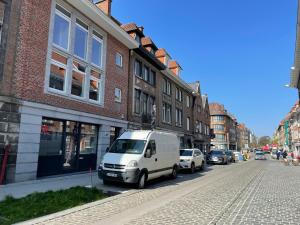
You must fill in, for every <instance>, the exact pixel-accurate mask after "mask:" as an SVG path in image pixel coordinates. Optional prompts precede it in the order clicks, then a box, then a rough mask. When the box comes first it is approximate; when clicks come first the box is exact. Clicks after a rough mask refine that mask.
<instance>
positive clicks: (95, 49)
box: [92, 31, 103, 68]
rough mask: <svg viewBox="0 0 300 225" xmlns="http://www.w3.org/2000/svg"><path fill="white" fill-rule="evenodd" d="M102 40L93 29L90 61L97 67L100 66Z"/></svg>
mask: <svg viewBox="0 0 300 225" xmlns="http://www.w3.org/2000/svg"><path fill="white" fill-rule="evenodd" d="M102 49H103V40H102V37H101V35H100V34H98V33H97V32H95V31H93V37H92V63H93V64H94V65H95V66H97V67H100V68H101V67H102Z"/></svg>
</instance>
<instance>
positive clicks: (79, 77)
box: [71, 62, 86, 97]
mask: <svg viewBox="0 0 300 225" xmlns="http://www.w3.org/2000/svg"><path fill="white" fill-rule="evenodd" d="M85 76H86V67H85V66H83V65H82V64H80V63H78V62H73V72H72V87H71V94H72V95H75V96H79V97H84V81H85Z"/></svg>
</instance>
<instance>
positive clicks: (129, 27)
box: [121, 23, 144, 37]
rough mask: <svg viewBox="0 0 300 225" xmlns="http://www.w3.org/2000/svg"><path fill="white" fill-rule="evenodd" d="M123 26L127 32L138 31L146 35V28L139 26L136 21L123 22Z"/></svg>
mask: <svg viewBox="0 0 300 225" xmlns="http://www.w3.org/2000/svg"><path fill="white" fill-rule="evenodd" d="M121 28H123V30H125V31H126V32H127V33H130V32H137V33H139V34H140V35H141V36H142V37H144V32H143V30H144V28H143V27H138V26H137V25H136V23H127V24H122V25H121Z"/></svg>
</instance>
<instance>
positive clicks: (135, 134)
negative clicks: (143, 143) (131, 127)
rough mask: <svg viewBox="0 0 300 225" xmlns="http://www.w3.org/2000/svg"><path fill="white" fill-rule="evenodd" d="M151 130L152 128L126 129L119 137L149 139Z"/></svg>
mask: <svg viewBox="0 0 300 225" xmlns="http://www.w3.org/2000/svg"><path fill="white" fill-rule="evenodd" d="M151 132H152V131H151V130H135V131H126V132H124V133H123V134H122V135H121V136H120V137H119V138H120V139H133V140H147V137H148V135H149V134H150V133H151Z"/></svg>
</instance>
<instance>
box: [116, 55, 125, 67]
mask: <svg viewBox="0 0 300 225" xmlns="http://www.w3.org/2000/svg"><path fill="white" fill-rule="evenodd" d="M118 56H119V57H120V62H121V65H119V64H118V63H117V57H118ZM115 64H116V65H117V66H119V67H121V68H123V55H122V54H121V53H119V52H117V53H116V57H115Z"/></svg>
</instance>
